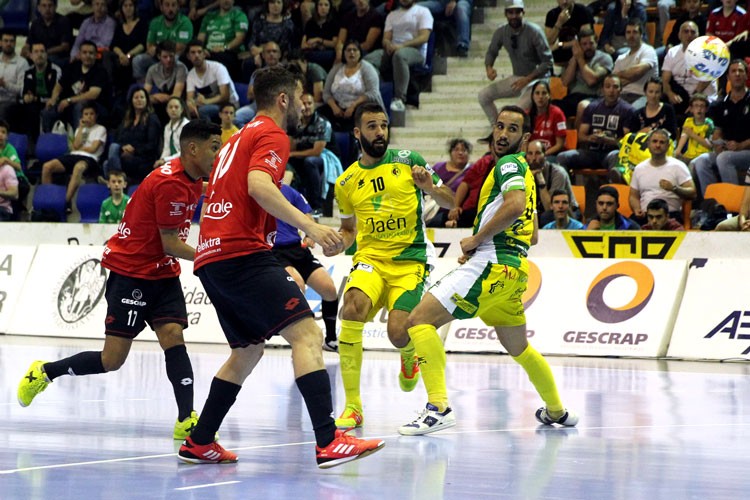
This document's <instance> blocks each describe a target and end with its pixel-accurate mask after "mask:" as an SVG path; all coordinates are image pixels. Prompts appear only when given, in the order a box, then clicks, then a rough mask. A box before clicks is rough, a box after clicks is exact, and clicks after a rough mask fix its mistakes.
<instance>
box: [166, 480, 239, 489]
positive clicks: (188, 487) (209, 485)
mask: <svg viewBox="0 0 750 500" xmlns="http://www.w3.org/2000/svg"><path fill="white" fill-rule="evenodd" d="M239 482H240V481H224V482H223V483H211V484H199V485H198V486H183V487H182V488H175V490H177V491H184V490H197V489H198V488H211V487H212V486H224V485H225V484H237V483H239Z"/></svg>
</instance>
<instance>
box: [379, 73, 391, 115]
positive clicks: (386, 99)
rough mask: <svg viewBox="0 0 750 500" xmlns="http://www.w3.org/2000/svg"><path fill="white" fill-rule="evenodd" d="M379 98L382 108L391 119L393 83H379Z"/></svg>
mask: <svg viewBox="0 0 750 500" xmlns="http://www.w3.org/2000/svg"><path fill="white" fill-rule="evenodd" d="M380 97H381V98H382V99H383V106H385V110H386V112H387V113H388V118H389V119H390V118H391V101H392V100H393V82H380Z"/></svg>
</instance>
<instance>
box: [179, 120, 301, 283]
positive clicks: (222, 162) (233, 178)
mask: <svg viewBox="0 0 750 500" xmlns="http://www.w3.org/2000/svg"><path fill="white" fill-rule="evenodd" d="M288 159H289V137H287V135H286V133H285V132H284V131H283V130H282V129H281V128H279V126H278V125H276V123H275V122H274V121H273V120H271V119H270V118H268V117H267V116H261V117H259V118H256V119H255V120H253V121H252V122H250V123H248V124H247V125H245V126H244V127H243V128H242V130H241V131H240V132H238V133H236V134H234V135H233V136H232V138H231V139H229V142H227V143H226V144H225V145H224V147H223V148H221V151H220V152H219V157H218V159H217V161H216V164H215V165H214V169H213V171H212V172H211V178H210V179H209V184H208V191H206V199H205V201H204V204H205V206H206V210H205V211H204V213H203V221H202V222H201V231H200V236H199V237H198V246H197V247H196V253H195V263H194V266H193V268H194V269H199V268H200V267H201V266H203V265H205V264H207V263H209V262H216V261H220V260H225V259H230V258H233V257H239V256H242V255H248V254H251V253H255V252H260V251H264V250H270V248H271V247H272V246H273V242H274V239H275V237H276V219H275V218H273V217H271V216H270V215H269V214H268V212H266V211H265V210H264V209H263V208H261V206H260V205H258V203H257V202H256V201H255V200H254V199H253V198H252V197H250V195H249V194H248V192H247V175H248V173H249V172H250V171H251V170H261V171H263V172H266V173H268V174H269V175H270V176H271V177H272V178H273V182H274V183H275V184H276V185H277V186H279V188H280V187H281V179H282V177H283V176H284V169H285V167H286V162H287V160H288Z"/></svg>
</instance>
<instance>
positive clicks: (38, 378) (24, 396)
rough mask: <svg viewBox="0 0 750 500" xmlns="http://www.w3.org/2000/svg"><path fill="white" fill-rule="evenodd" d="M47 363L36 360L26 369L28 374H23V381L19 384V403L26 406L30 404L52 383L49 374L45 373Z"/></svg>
mask: <svg viewBox="0 0 750 500" xmlns="http://www.w3.org/2000/svg"><path fill="white" fill-rule="evenodd" d="M45 363H46V361H34V362H33V363H31V366H30V367H29V369H28V370H26V375H24V376H23V378H22V379H21V382H20V383H19V384H18V404H20V405H21V406H23V407H24V408H25V407H27V406H29V405H30V404H31V402H32V401H33V400H34V397H36V395H37V394H39V393H40V392H42V391H44V389H46V388H47V386H48V385H50V384H51V383H52V381H51V380H50V379H48V378H47V374H46V373H44V364H45Z"/></svg>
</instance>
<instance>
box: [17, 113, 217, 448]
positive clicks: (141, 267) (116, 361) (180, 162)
mask: <svg viewBox="0 0 750 500" xmlns="http://www.w3.org/2000/svg"><path fill="white" fill-rule="evenodd" d="M220 147H221V128H220V127H219V126H218V125H215V124H213V123H210V122H207V121H201V120H193V121H191V122H189V123H187V124H186V125H185V127H184V128H183V129H182V134H181V135H180V148H181V153H180V156H179V158H174V159H172V160H169V161H168V162H167V163H165V164H164V165H162V166H161V167H159V168H157V169H155V170H154V171H152V172H151V173H150V174H149V175H148V177H146V179H145V180H144V181H143V182H142V183H141V184H140V186H139V187H138V190H136V191H135V193H133V196H132V197H131V198H130V202H129V203H128V206H127V208H126V210H125V215H124V216H123V218H122V222H120V225H119V226H118V227H117V233H116V234H115V235H113V236H112V237H111V238H110V239H109V241H108V242H107V245H106V246H105V247H104V256H103V257H102V266H103V267H105V268H107V269H109V270H110V273H109V278H108V279H107V287H106V292H105V297H106V300H107V317H106V320H105V329H104V333H105V334H106V337H105V341H104V349H103V350H102V351H87V352H80V353H78V354H75V355H73V356H71V357H69V358H65V359H61V360H59V361H53V362H44V361H35V362H34V363H32V365H31V367H30V368H29V369H28V370H27V371H26V375H25V376H24V377H23V378H22V379H21V383H20V384H19V386H18V402H19V403H20V404H21V406H28V405H29V404H31V401H32V400H33V399H34V396H36V395H37V394H39V393H40V392H42V391H43V390H44V389H46V388H47V386H48V385H49V383H50V382H52V381H53V380H54V379H56V378H57V377H59V376H61V375H68V374H69V375H76V376H80V375H92V374H96V373H105V372H110V371H114V370H117V369H119V368H120V367H121V366H122V364H123V363H124V362H125V359H127V357H128V353H129V352H130V345H131V344H132V342H133V339H134V338H135V337H136V336H137V335H138V334H139V333H140V332H141V331H142V330H143V329H144V328H145V326H146V323H148V324H149V325H150V326H151V328H153V329H154V330H155V331H156V336H157V337H158V338H159V344H160V345H161V347H162V349H164V357H165V360H166V365H167V376H168V378H169V381H170V382H171V383H172V387H173V389H174V394H175V399H176V400H177V408H178V416H177V423H176V424H175V427H174V433H173V437H174V439H179V440H183V439H185V438H186V437H187V436H188V435H189V434H190V432H191V431H192V429H193V428H194V427H195V425H196V423H197V421H198V416H197V414H196V413H195V411H193V368H192V365H191V364H190V358H189V357H188V354H187V350H186V349H185V340H184V338H183V335H182V331H183V330H184V329H185V328H187V326H188V323H187V310H186V307H185V297H184V295H183V293H182V286H181V285H180V278H179V275H180V264H179V262H178V261H177V258H180V259H186V260H193V258H194V256H195V249H193V247H191V246H189V245H187V244H186V243H185V240H187V236H188V232H189V231H190V221H191V220H192V218H193V214H194V212H195V209H196V206H197V204H198V199H199V198H200V196H201V193H202V191H203V178H204V177H207V176H208V175H209V174H210V172H211V167H212V166H213V163H214V160H215V158H216V154H217V153H218V151H219V148H220Z"/></svg>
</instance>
